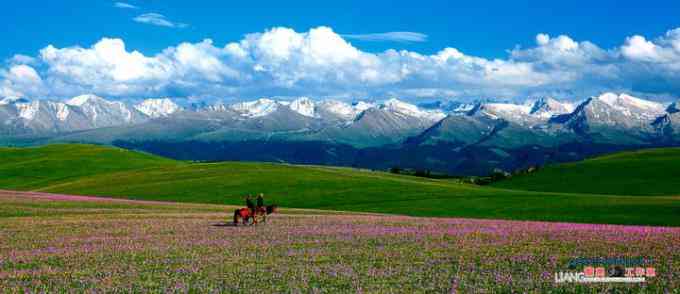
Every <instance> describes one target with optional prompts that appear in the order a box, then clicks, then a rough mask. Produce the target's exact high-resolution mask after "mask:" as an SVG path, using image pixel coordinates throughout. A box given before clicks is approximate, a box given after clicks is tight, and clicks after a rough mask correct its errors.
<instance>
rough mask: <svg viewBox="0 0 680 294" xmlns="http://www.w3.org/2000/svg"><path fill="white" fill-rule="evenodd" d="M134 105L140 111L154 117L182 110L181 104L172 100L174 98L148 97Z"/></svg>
mask: <svg viewBox="0 0 680 294" xmlns="http://www.w3.org/2000/svg"><path fill="white" fill-rule="evenodd" d="M134 107H135V109H137V110H138V111H139V112H141V113H143V114H146V115H147V116H148V117H152V118H157V117H164V116H169V115H171V114H173V113H175V112H177V111H180V110H181V107H179V105H177V104H175V102H172V100H170V99H168V98H162V99H146V100H144V101H142V102H141V103H139V104H136V105H135V106H134Z"/></svg>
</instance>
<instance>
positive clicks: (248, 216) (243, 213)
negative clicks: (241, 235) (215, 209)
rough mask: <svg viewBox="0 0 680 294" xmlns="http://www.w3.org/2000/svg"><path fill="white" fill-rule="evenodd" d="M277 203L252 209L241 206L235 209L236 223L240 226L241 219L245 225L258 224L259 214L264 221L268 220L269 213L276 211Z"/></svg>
mask: <svg viewBox="0 0 680 294" xmlns="http://www.w3.org/2000/svg"><path fill="white" fill-rule="evenodd" d="M276 209H277V206H276V205H267V206H260V207H257V208H255V210H251V209H249V208H239V209H237V210H235V211H234V225H235V226H238V222H239V219H240V220H241V222H242V223H243V224H244V225H250V224H257V218H258V216H259V217H261V218H262V221H263V222H267V215H269V214H272V213H274V212H276Z"/></svg>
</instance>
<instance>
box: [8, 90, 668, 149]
mask: <svg viewBox="0 0 680 294" xmlns="http://www.w3.org/2000/svg"><path fill="white" fill-rule="evenodd" d="M679 110H680V109H679V107H678V104H677V103H673V104H661V103H657V102H652V101H647V100H643V99H640V98H636V97H632V96H630V95H627V94H613V93H604V94H602V95H600V96H597V97H591V98H588V99H586V100H584V101H583V102H581V103H579V104H578V106H577V107H575V106H574V104H572V103H569V102H562V101H558V100H556V99H553V98H547V97H546V98H540V99H536V100H530V101H528V102H526V103H522V104H513V103H498V102H477V103H473V104H464V103H453V102H435V103H429V104H423V105H421V106H417V105H414V104H411V103H408V102H405V101H401V100H398V99H388V100H385V101H382V102H380V101H379V102H376V103H374V102H365V101H357V102H354V103H351V104H350V103H346V102H342V101H336V100H322V101H317V100H313V99H311V98H308V97H300V98H297V99H294V100H290V101H277V100H274V99H268V98H262V99H258V100H254V101H245V102H239V103H233V104H225V103H216V104H213V105H208V104H203V103H201V104H195V105H192V106H190V107H187V108H186V109H183V108H182V107H180V106H179V105H177V104H176V103H174V102H173V101H172V100H170V99H167V98H166V99H146V100H143V101H140V102H139V103H136V104H134V105H128V104H125V103H123V102H119V101H109V100H106V99H104V98H102V97H99V96H96V95H91V94H88V95H81V96H77V97H73V98H71V99H69V100H67V101H66V102H65V103H64V102H56V101H47V100H35V101H29V100H27V99H23V98H5V99H2V100H0V131H1V132H2V134H3V135H5V136H6V135H7V134H8V133H9V134H19V133H22V134H30V133H31V132H34V133H40V134H44V133H51V134H56V135H55V136H59V134H62V133H68V132H73V131H82V130H88V129H99V128H104V127H118V128H129V127H132V126H134V128H135V130H136V131H135V133H134V135H130V136H129V137H134V136H139V139H140V140H144V139H146V138H145V137H144V136H143V135H139V134H143V131H141V130H144V129H153V130H154V132H158V133H159V134H176V135H173V136H177V138H173V139H175V140H182V139H195V138H198V139H201V138H210V140H218V141H219V140H227V141H242V140H251V139H258V140H259V139H262V138H267V139H274V138H275V139H277V140H284V141H285V140H302V141H324V142H333V143H343V144H348V145H353V146H361V147H371V146H381V145H385V144H400V143H402V142H405V141H408V139H409V138H410V137H417V138H420V139H418V140H415V139H414V140H411V142H433V140H434V141H446V140H451V141H455V142H459V143H460V142H465V144H481V143H479V142H482V141H483V142H485V143H484V144H497V145H498V146H500V147H504V146H521V145H522V144H526V145H531V144H538V145H550V144H557V143H561V142H563V141H564V140H572V139H574V140H575V138H581V140H585V141H596V142H606V143H608V144H609V143H611V144H642V143H644V142H652V141H654V140H657V139H656V138H659V137H662V136H663V137H664V138H666V137H668V135H667V134H668V132H669V130H670V132H676V130H677V132H680V126H677V125H678V124H680V123H678V122H677V120H678V118H677V115H676V114H677V113H680V111H679ZM154 120H163V121H162V123H157V122H153V123H151V122H152V121H154ZM180 121H181V122H180ZM175 122H176V123H175ZM196 124H198V125H201V124H205V127H201V128H197V127H192V125H196ZM152 125H153V126H152ZM208 125H209V127H208ZM178 126H182V128H184V129H191V130H192V131H191V132H182V131H178V130H172V128H178ZM163 129H165V131H161V130H163ZM208 131H210V133H209V134H208V133H205V134H202V133H201V132H208ZM101 132H108V130H106V129H103V130H102V131H101ZM119 133H125V132H124V131H122V130H121V131H119ZM187 134H191V137H183V136H187ZM100 137H103V138H107V140H108V139H110V138H113V139H115V138H114V137H115V136H100ZM126 138H127V137H126ZM428 138H429V139H428ZM435 139H436V140H435ZM87 140H88V138H87V137H83V138H82V139H81V141H87ZM510 142H512V143H510Z"/></svg>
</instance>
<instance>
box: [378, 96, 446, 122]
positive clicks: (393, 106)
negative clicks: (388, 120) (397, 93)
mask: <svg viewBox="0 0 680 294" xmlns="http://www.w3.org/2000/svg"><path fill="white" fill-rule="evenodd" d="M381 107H382V108H383V109H385V110H388V111H391V112H394V113H398V114H402V115H407V116H411V117H417V118H422V119H429V120H438V119H442V118H444V117H445V116H446V115H445V114H444V113H442V112H441V111H427V110H421V109H420V108H418V106H415V105H413V104H410V103H406V102H403V101H400V100H398V99H395V98H392V99H389V100H387V101H385V102H384V103H383V104H382V105H381Z"/></svg>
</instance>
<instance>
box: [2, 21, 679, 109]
mask: <svg viewBox="0 0 680 294" xmlns="http://www.w3.org/2000/svg"><path fill="white" fill-rule="evenodd" d="M6 64H7V65H6V67H5V69H4V70H2V71H1V73H2V75H1V76H0V87H1V88H0V89H1V91H2V92H1V93H0V94H1V95H9V94H17V93H18V94H22V95H34V96H37V95H46V96H50V97H67V96H72V95H78V94H82V93H90V92H93V93H97V94H99V95H102V96H108V97H121V98H127V97H151V96H172V97H192V99H195V98H196V97H213V98H229V99H238V98H244V99H245V98H255V97H262V96H297V95H300V96H302V95H305V96H311V97H319V98H323V97H346V98H347V99H352V98H354V97H369V98H371V97H373V98H379V97H388V96H390V97H391V96H401V97H402V98H406V99H408V98H412V99H418V98H424V97H446V98H456V97H459V98H487V97H494V98H513V97H524V96H535V95H540V94H545V93H549V94H555V95H560V96H566V98H573V99H581V98H584V96H586V95H593V94H597V93H598V92H600V91H607V90H609V91H631V92H635V93H637V94H644V93H648V94H649V95H650V96H653V95H661V94H660V93H678V92H679V91H680V30H678V29H676V30H672V31H669V32H668V33H666V34H665V35H663V36H661V37H659V38H656V39H653V40H648V39H646V38H644V37H641V36H632V37H630V38H628V39H626V40H624V42H623V44H622V45H621V46H619V47H615V48H611V49H602V48H600V47H598V46H597V45H595V44H593V43H591V42H588V41H577V40H574V39H572V38H571V37H569V36H566V35H560V36H556V37H551V36H549V35H547V34H538V35H537V36H536V45H535V46H532V47H529V48H515V49H513V50H511V51H510V53H509V56H508V57H507V58H503V59H501V58H499V59H488V58H483V57H478V56H474V55H470V54H467V53H466V52H462V51H460V50H458V49H456V48H453V47H449V48H444V49H442V50H440V51H439V52H437V53H435V54H431V55H426V54H420V53H417V52H413V51H406V50H401V51H398V50H393V49H390V50H386V51H384V52H380V53H370V52H365V51H362V50H360V49H359V48H357V47H354V46H353V45H352V44H350V43H349V42H347V41H346V39H345V38H343V37H342V36H341V35H339V34H337V33H335V32H334V31H333V30H332V29H331V28H328V27H317V28H313V29H310V30H309V31H307V32H296V31H294V30H292V29H289V28H272V29H270V30H267V31H264V32H261V33H254V34H248V35H246V36H245V37H244V38H243V39H242V40H240V41H237V42H231V43H228V44H225V45H223V46H220V45H216V44H214V43H213V42H212V41H211V40H204V41H201V42H198V43H181V44H179V45H177V46H173V47H169V48H167V49H165V50H163V51H162V52H160V53H158V54H156V55H153V56H150V55H144V54H142V53H141V52H138V51H135V50H130V49H128V48H126V46H125V43H124V41H123V40H121V39H112V38H104V39H102V40H100V41H99V42H97V43H96V44H94V45H92V46H90V47H87V48H84V47H80V46H74V47H65V48H57V47H55V46H52V45H49V46H47V47H45V48H44V49H42V50H41V51H40V54H39V56H37V58H36V57H30V56H15V57H14V58H12V59H10V60H7V61H6ZM650 81H651V82H650Z"/></svg>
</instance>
